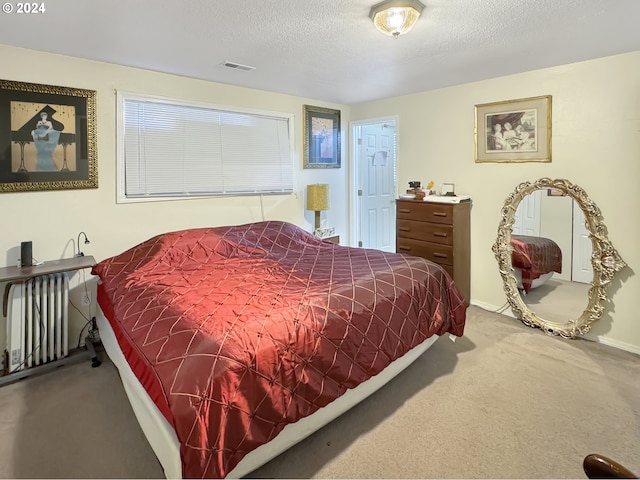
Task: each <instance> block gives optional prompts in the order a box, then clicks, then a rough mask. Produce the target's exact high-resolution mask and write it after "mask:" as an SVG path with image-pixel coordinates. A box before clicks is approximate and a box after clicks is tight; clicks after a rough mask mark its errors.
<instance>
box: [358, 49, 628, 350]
mask: <svg viewBox="0 0 640 480" xmlns="http://www.w3.org/2000/svg"><path fill="white" fill-rule="evenodd" d="M540 95H552V97H553V99H552V116H553V122H552V126H553V132H552V154H553V160H552V163H525V164H497V163H482V164H477V163H474V106H475V105H476V104H482V103H491V102H497V101H501V100H510V99H517V98H526V97H535V96H540ZM387 115H398V116H399V126H398V149H399V151H398V183H399V189H400V190H401V189H403V188H404V187H405V185H406V184H407V182H408V181H409V180H412V179H418V180H422V182H423V184H426V183H427V182H428V181H429V180H434V181H435V182H436V185H439V184H440V183H442V182H453V183H455V185H456V191H457V192H458V193H464V194H470V195H471V196H472V198H473V209H472V220H471V223H472V225H471V232H472V233H471V238H472V252H471V297H472V303H473V302H476V303H478V304H483V305H489V306H495V307H496V308H498V307H499V306H501V305H503V304H504V303H505V297H504V294H503V289H502V281H501V278H500V275H499V273H498V269H497V263H496V260H495V258H494V256H493V253H492V251H491V246H492V244H493V243H494V241H495V237H496V231H497V227H498V223H499V221H500V209H501V207H502V205H503V202H504V200H505V198H506V197H507V195H508V194H509V193H511V192H512V191H513V189H514V188H515V187H516V185H517V184H518V183H520V182H523V181H527V180H536V179H538V178H541V177H551V178H566V179H568V180H570V181H571V182H573V183H575V184H577V185H580V186H581V187H582V188H584V189H585V190H586V192H587V194H588V195H589V196H590V197H591V199H592V200H593V201H594V202H595V203H596V204H597V205H598V206H599V207H600V209H601V210H602V212H603V217H604V221H605V223H606V225H607V227H608V230H609V239H610V240H611V241H612V243H613V245H614V246H615V247H616V248H617V250H618V252H619V253H620V255H621V256H622V258H623V259H624V260H625V261H626V262H627V264H628V265H629V266H628V267H627V268H626V269H625V270H624V271H623V272H621V275H620V276H618V277H617V278H618V280H617V281H615V282H614V285H613V288H611V289H610V294H611V299H612V300H611V302H610V303H609V304H608V305H607V307H606V310H605V312H604V316H603V318H602V319H601V320H600V321H599V322H598V323H596V324H595V325H594V326H593V329H592V332H591V334H590V335H591V336H592V337H598V339H599V340H601V341H603V342H606V343H615V344H616V345H618V346H621V347H623V348H626V349H629V350H632V351H636V352H639V353H640V323H638V316H637V303H636V302H637V298H638V296H639V294H640V281H639V279H638V277H637V276H636V275H635V274H634V273H635V270H636V269H638V268H639V267H638V265H639V264H640V249H639V248H638V238H639V237H640V215H638V211H639V207H640V196H639V195H638V194H639V193H640V187H639V181H640V52H634V53H630V54H625V55H618V56H613V57H607V58H602V59H597V60H592V61H587V62H581V63H575V64H571V65H564V66H559V67H554V68H548V69H544V70H538V71H533V72H528V73H524V74H520V75H513V76H508V77H502V78H497V79H493V80H487V81H482V82H475V83H469V84H466V85H460V86H456V87H451V88H444V89H440V90H435V91H428V92H423V93H419V94H415V95H408V96H403V97H397V98H389V99H385V100H381V101H377V102H369V103H366V104H359V105H353V106H351V120H352V121H360V120H365V119H368V118H377V117H381V116H387ZM585 303H586V302H585Z"/></svg>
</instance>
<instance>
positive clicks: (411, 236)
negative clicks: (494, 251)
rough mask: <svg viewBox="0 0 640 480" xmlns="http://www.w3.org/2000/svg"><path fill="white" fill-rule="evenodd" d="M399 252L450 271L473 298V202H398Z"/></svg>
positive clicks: (397, 250) (397, 236) (397, 242)
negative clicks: (421, 258) (426, 260)
mask: <svg viewBox="0 0 640 480" xmlns="http://www.w3.org/2000/svg"><path fill="white" fill-rule="evenodd" d="M396 218H397V226H396V252H398V253H407V254H409V255H415V256H416V257H423V258H426V259H428V260H431V261H432V262H435V263H438V264H440V265H441V266H442V267H444V269H445V270H446V271H447V272H449V274H450V275H451V277H452V278H453V281H454V282H455V284H456V285H457V286H458V288H459V289H460V291H461V292H462V294H463V295H464V298H465V300H466V301H467V304H468V303H469V300H470V296H471V292H470V291H471V273H470V272H471V222H470V221H471V200H465V201H461V202H460V203H435V202H424V201H421V200H396Z"/></svg>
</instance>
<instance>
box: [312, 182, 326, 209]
mask: <svg viewBox="0 0 640 480" xmlns="http://www.w3.org/2000/svg"><path fill="white" fill-rule="evenodd" d="M307 210H314V211H316V212H317V211H320V210H329V185H328V184H326V183H316V184H315V185H307Z"/></svg>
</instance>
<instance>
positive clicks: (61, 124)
mask: <svg viewBox="0 0 640 480" xmlns="http://www.w3.org/2000/svg"><path fill="white" fill-rule="evenodd" d="M97 187H98V169H97V160H96V92H95V91H94V90H83V89H77V88H69V87H57V86H52V85H41V84H35V83H22V82H14V81H8V80H0V192H25V191H39V190H67V189H77V188H97Z"/></svg>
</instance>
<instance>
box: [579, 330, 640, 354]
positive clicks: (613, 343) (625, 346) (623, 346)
mask: <svg viewBox="0 0 640 480" xmlns="http://www.w3.org/2000/svg"><path fill="white" fill-rule="evenodd" d="M582 338H584V339H585V340H589V341H590V342H596V343H601V344H603V345H607V346H609V347H614V348H617V349H619V350H624V351H625V352H631V353H635V354H636V355H640V347H638V346H637V345H631V344H630V343H624V342H619V341H618V340H611V339H610V338H607V337H603V336H601V335H589V334H588V333H587V334H586V335H583V336H582Z"/></svg>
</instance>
